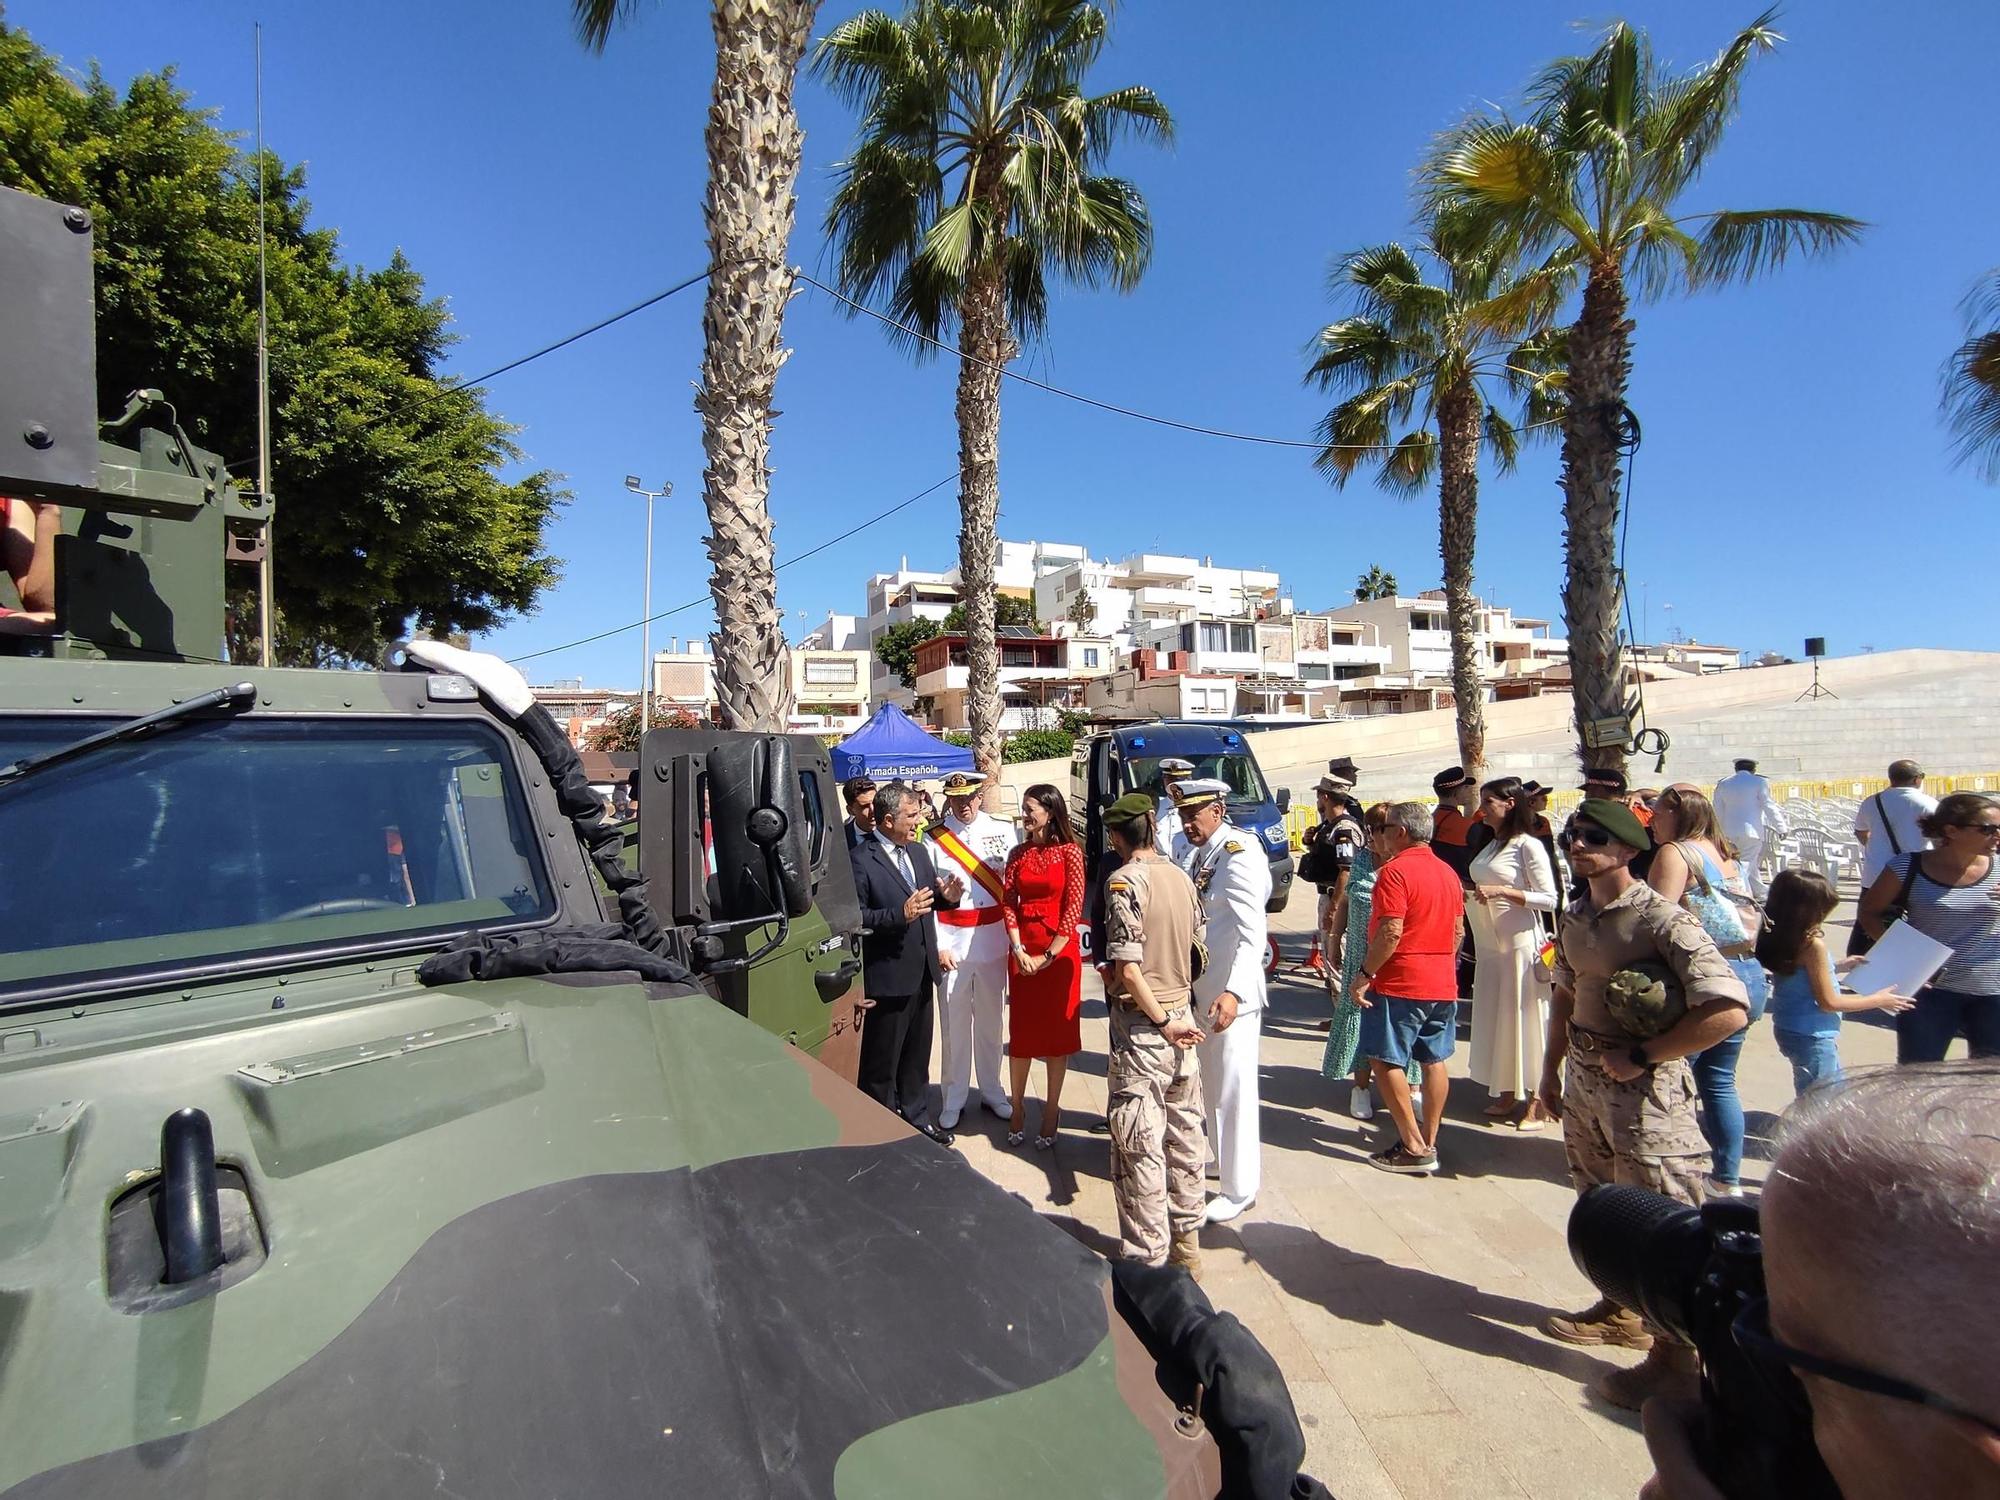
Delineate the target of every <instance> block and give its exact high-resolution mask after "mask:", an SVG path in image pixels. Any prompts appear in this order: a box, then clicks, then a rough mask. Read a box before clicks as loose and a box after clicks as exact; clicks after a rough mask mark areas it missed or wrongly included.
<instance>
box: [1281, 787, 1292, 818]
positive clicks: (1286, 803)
mask: <svg viewBox="0 0 2000 1500" xmlns="http://www.w3.org/2000/svg"><path fill="white" fill-rule="evenodd" d="M1291 810H1292V789H1291V788H1290V787H1288V786H1281V787H1279V788H1278V811H1279V812H1281V813H1284V812H1290V811H1291Z"/></svg>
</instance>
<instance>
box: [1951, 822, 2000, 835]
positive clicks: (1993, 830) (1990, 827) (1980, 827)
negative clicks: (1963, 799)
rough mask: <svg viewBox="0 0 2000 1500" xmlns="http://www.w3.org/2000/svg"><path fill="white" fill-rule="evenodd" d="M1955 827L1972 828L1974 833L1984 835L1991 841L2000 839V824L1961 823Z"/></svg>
mask: <svg viewBox="0 0 2000 1500" xmlns="http://www.w3.org/2000/svg"><path fill="white" fill-rule="evenodd" d="M1955 826H1957V827H1959V828H1970V829H1971V830H1972V831H1973V832H1974V833H1981V834H1984V835H1985V836H1986V837H1987V838H1989V839H1990V838H1994V837H2000V823H1959V824H1957V825H1955Z"/></svg>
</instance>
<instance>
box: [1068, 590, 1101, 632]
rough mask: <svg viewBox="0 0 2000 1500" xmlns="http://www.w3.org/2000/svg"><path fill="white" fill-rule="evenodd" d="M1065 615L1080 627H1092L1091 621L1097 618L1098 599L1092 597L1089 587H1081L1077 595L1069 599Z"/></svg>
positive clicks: (1085, 628) (1071, 622)
mask: <svg viewBox="0 0 2000 1500" xmlns="http://www.w3.org/2000/svg"><path fill="white" fill-rule="evenodd" d="M1065 617H1066V618H1067V619H1068V620H1069V622H1070V624H1072V625H1075V626H1077V627H1078V628H1079V629H1084V630H1087V629H1089V628H1090V623H1091V621H1093V620H1095V619H1096V618H1097V601H1096V600H1095V599H1093V598H1091V597H1090V590H1089V589H1083V588H1080V589H1078V590H1077V591H1076V597H1075V598H1073V599H1071V600H1070V601H1069V609H1068V610H1067V611H1065Z"/></svg>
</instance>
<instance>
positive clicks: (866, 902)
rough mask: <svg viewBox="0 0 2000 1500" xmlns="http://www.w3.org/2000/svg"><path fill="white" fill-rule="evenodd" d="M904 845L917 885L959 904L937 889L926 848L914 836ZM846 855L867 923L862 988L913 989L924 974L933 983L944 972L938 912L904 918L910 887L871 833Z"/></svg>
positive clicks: (889, 992) (893, 992)
mask: <svg viewBox="0 0 2000 1500" xmlns="http://www.w3.org/2000/svg"><path fill="white" fill-rule="evenodd" d="M904 848H905V849H906V850H907V852H908V853H909V856H910V869H911V870H912V871H913V872H914V873H915V875H916V877H917V885H918V886H929V887H930V889H931V896H932V898H933V900H934V901H935V903H936V904H937V905H938V906H942V907H952V906H956V905H958V902H957V901H956V900H948V899H946V897H945V894H944V892H943V891H941V890H939V889H938V874H937V866H936V865H934V864H932V863H931V853H930V850H928V849H926V848H925V847H924V846H923V844H922V842H921V841H920V840H917V839H912V840H911V841H910V842H909V843H908V844H906V845H904ZM848 857H849V859H850V861H851V862H852V863H853V866H854V893H855V895H856V897H858V898H859V900H860V902H861V924H862V926H864V927H865V928H867V929H868V932H867V936H866V937H864V938H863V939H862V940H861V992H862V993H863V994H864V995H867V996H869V997H870V998H871V999H872V998H875V997H877V996H890V997H893V996H898V995H914V994H916V993H917V991H918V990H920V989H922V988H923V982H924V980H925V979H926V978H928V979H929V980H930V981H931V983H933V984H936V983H937V982H938V980H940V979H941V978H943V977H944V975H943V971H942V970H941V969H940V968H939V967H938V940H937V918H936V917H934V916H930V915H929V914H926V915H924V916H922V917H919V918H918V919H917V920H916V921H914V922H910V921H906V920H905V919H904V917H903V903H904V902H905V901H906V900H908V899H909V896H910V892H911V891H912V890H913V889H915V887H912V886H910V885H907V884H905V883H904V881H903V875H902V872H901V871H900V870H898V869H897V868H896V864H895V861H894V860H892V859H890V857H889V851H888V850H887V849H884V848H883V847H882V841H881V840H880V839H878V838H876V837H875V835H873V834H872V833H871V834H868V835H866V836H864V837H863V838H862V839H861V841H860V842H859V843H857V844H856V845H855V846H854V849H853V852H852V853H851V854H850V855H849V856H848Z"/></svg>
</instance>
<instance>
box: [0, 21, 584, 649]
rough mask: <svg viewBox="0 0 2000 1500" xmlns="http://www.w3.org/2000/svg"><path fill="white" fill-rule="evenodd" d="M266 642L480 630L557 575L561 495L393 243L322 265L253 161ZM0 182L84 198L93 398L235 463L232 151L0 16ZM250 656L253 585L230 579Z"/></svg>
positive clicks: (241, 229)
mask: <svg viewBox="0 0 2000 1500" xmlns="http://www.w3.org/2000/svg"><path fill="white" fill-rule="evenodd" d="M265 174H266V183H267V194H268V198H269V208H268V216H267V223H268V226H269V241H270V248H269V284H270V308H271V328H270V349H271V386H272V424H271V425H272V434H273V440H272V487H273V489H274V490H275V491H276V494H277V497H278V509H277V512H276V524H275V527H274V531H275V538H274V540H275V546H276V552H275V572H276V589H277V620H276V636H277V647H278V651H279V655H280V657H281V659H283V660H285V661H287V662H292V663H321V664H325V663H334V662H339V661H359V660H372V659H373V658H375V657H376V656H377V655H378V653H379V651H380V648H381V645H382V643H383V642H385V641H387V640H390V639H393V638H395V637H398V636H402V635H406V634H409V633H410V632H411V630H412V627H413V626H414V627H415V628H416V629H418V630H421V631H424V632H426V633H431V634H449V633H456V632H464V631H478V630H487V629H490V628H492V627H493V626H494V625H496V624H498V623H499V622H500V621H501V620H502V619H503V618H505V617H506V616H508V615H510V614H515V613H521V612H526V611H528V610H531V609H532V608H533V607H534V604H535V601H536V599H537V598H538V597H539V596H540V595H541V594H542V593H543V592H544V591H545V590H546V589H548V588H550V587H551V586H552V585H553V584H554V583H555V582H556V580H557V578H558V577H559V576H560V574H559V569H558V566H557V563H556V561H555V559H554V558H552V557H550V556H549V555H548V553H547V552H546V550H545V548H544V532H545V530H546V527H547V525H548V522H549V519H550V517H551V516H552V515H553V514H554V512H555V508H556V507H557V506H558V505H559V504H561V503H563V501H564V500H565V499H566V498H567V496H566V494H565V492H564V491H563V490H562V489H561V488H559V486H558V484H557V480H556V476H555V475H553V474H550V473H548V472H546V471H543V472H538V473H533V474H529V475H527V476H525V477H523V478H520V479H517V480H513V481H511V482H509V481H504V480H502V479H501V478H500V473H499V471H500V470H502V469H503V468H505V467H507V466H509V465H512V464H514V463H516V462H517V461H518V460H519V459H520V457H521V454H520V451H519V450H518V449H517V448H516V447H515V446H514V444H513V442H512V435H513V432H514V429H513V428H511V427H509V426H508V425H507V424H506V423H505V422H503V421H501V420H500V419H499V418H497V417H495V416H493V415H492V414H491V413H489V412H488V411H487V410H486V407H485V401H484V396H483V394H482V393H481V392H480V391H478V390H475V389H471V388H467V387H463V386H457V385H453V384H451V383H450V382H449V381H448V380H445V379H443V378H441V377H440V375H439V367H440V365H441V364H442V362H443V358H444V355H445V352H446V351H447V350H448V349H449V347H450V346H451V343H452V341H453V337H454V335H453V334H452V332H451V326H450V315H449V314H448V313H447V311H446V309H445V305H444V303H443V301H442V300H441V299H438V298H434V297H430V296H427V295H426V292H425V288H424V283H423V279H422V277H421V276H419V275H418V274H417V272H416V270H415V269H414V268H413V267H412V266H411V265H410V264H409V263H408V262H407V261H406V260H405V259H403V257H402V256H400V255H398V256H396V257H394V258H393V259H392V260H391V261H390V263H389V264H388V265H387V266H386V267H384V268H382V269H380V270H374V271H370V270H366V269H364V268H362V267H359V266H352V265H347V264H344V263H343V262H342V261H341V258H340V245H339V239H338V236H337V235H336V234H335V233H334V231H332V230H330V229H316V228H313V227H312V226H311V225H310V223H309V219H310V212H311V210H310V205H309V204H308V202H307V201H306V198H305V174H304V171H303V169H302V168H299V167H296V166H295V167H290V168H287V167H286V166H284V164H283V163H281V162H280V161H278V160H277V158H276V157H274V156H270V155H268V154H267V156H266V158H265ZM0 184H4V185H5V186H7V187H12V188H18V189H21V190H23V191H26V192H32V193H37V194H40V195H42V196H44V197H48V198H54V199H57V200H59V201H61V202H65V203H76V204H80V205H82V206H83V207H85V208H87V209H89V210H90V213H91V216H92V219H93V221H94V223H95V229H96V235H95V243H96V262H97V263H96V272H97V379H98V395H99V407H100V409H101V410H102V411H105V412H116V411H118V410H120V409H122V407H123V405H124V399H125V394H126V392H128V391H130V390H133V389H134V388H136V387H140V386H157V387H159V388H160V389H161V390H162V391H164V392H165V393H166V396H167V399H168V400H170V401H171V402H173V403H174V405H175V406H176V408H177V409H178V411H179V413H180V417H181V420H182V422H183V423H184V424H185V425H186V427H187V429H188V432H189V435H190V436H191V437H192V438H193V439H194V440H195V441H196V442H197V443H200V444H202V445H203V446H204V447H208V448H211V449H213V450H215V451H216V452H218V453H220V454H222V455H223V456H224V458H225V459H227V460H228V461H229V462H230V467H231V469H232V471H233V472H234V473H235V474H237V475H238V476H239V477H240V476H246V475H254V473H255V467H256V346H257V335H256V325H257V308H256V289H257V276H256V267H257V194H256V186H255V163H254V162H253V161H251V160H248V159H246V158H244V157H243V156H242V155H241V154H239V153H238V151H237V150H236V147H235V144H234V142H233V139H232V137H230V136H229V135H227V134H225V133H224V132H223V131H221V130H219V129H217V128H216V125H215V122H214V112H213V111H212V110H206V109H199V108H196V107H195V106H194V104H193V103H192V102H191V100H190V98H189V96H188V95H187V93H185V92H184V91H183V90H182V89H180V88H179V87H178V85H177V84H176V82H175V79H174V74H173V71H172V70H171V69H166V70H163V71H161V72H158V73H150V74H146V75H143V76H141V77H139V78H137V79H135V80H134V81H133V83H132V84H131V86H130V88H128V89H127V90H126V92H125V93H124V94H123V95H122V96H121V95H120V94H119V93H118V92H117V91H116V90H115V89H113V88H112V87H111V86H110V84H108V83H107V82H106V81H105V80H104V78H103V77H102V76H101V75H100V74H99V73H98V72H97V71H96V70H95V69H94V68H93V69H92V70H91V72H90V74H89V75H88V77H87V78H86V79H85V80H84V81H83V82H82V83H81V84H78V83H77V82H74V81H73V80H72V79H71V78H70V77H69V76H67V75H66V74H65V73H64V72H63V70H62V69H61V68H60V67H59V66H58V64H57V62H56V60H55V59H54V58H52V57H51V56H49V54H47V53H46V52H44V51H42V50H41V49H40V48H39V47H37V46H36V45H35V44H34V43H33V42H32V41H31V40H30V39H29V38H28V36H27V35H26V33H24V32H22V31H20V30H19V29H18V28H14V27H10V26H7V25H6V24H5V23H4V22H0ZM232 605H233V606H234V610H233V612H234V616H235V624H234V626H233V627H232V639H233V644H234V646H235V649H236V651H237V652H238V654H239V656H241V655H243V654H244V653H245V652H246V651H248V650H250V649H252V648H251V642H252V640H253V639H254V635H255V626H254V622H255V600H254V593H253V589H252V587H251V586H249V585H247V584H246V585H243V586H239V587H237V588H235V589H233V590H232Z"/></svg>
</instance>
